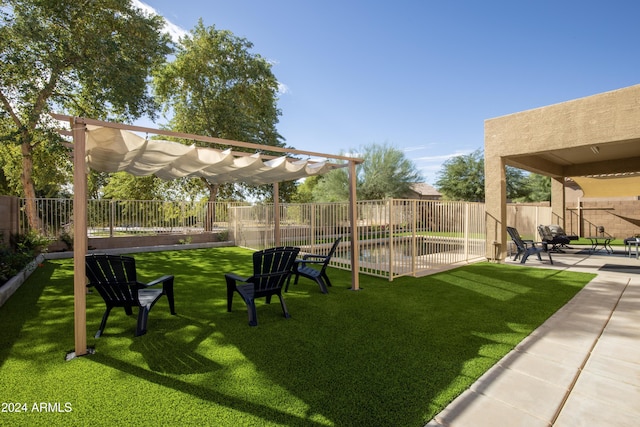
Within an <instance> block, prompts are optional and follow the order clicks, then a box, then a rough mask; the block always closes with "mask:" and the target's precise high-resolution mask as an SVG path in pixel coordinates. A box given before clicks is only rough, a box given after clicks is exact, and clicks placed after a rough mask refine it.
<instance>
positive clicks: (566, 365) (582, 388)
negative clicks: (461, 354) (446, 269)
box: [427, 251, 640, 427]
mask: <svg viewBox="0 0 640 427" xmlns="http://www.w3.org/2000/svg"><path fill="white" fill-rule="evenodd" d="M573 252H577V251H573ZM634 255H635V254H634ZM552 256H553V261H554V265H553V266H551V265H549V263H548V258H547V257H546V256H545V255H544V254H543V262H540V261H538V260H537V259H536V258H535V256H534V257H529V259H528V260H527V263H526V265H527V266H536V267H543V268H554V269H562V270H564V269H569V270H571V271H584V272H591V273H596V274H598V277H596V278H595V279H594V280H592V281H591V282H590V283H589V284H588V285H587V286H585V288H584V289H583V290H581V291H580V292H579V293H578V294H577V295H576V296H575V297H574V298H573V299H572V300H571V301H570V302H569V303H567V304H566V305H565V306H564V307H563V308H562V309H560V310H559V311H558V312H557V313H555V314H554V315H553V316H552V317H551V318H549V319H548V320H547V321H546V322H545V323H544V324H543V325H541V326H540V327H539V328H538V329H536V330H535V331H534V332H533V333H532V334H531V335H530V336H529V337H527V338H526V339H525V340H524V341H523V342H522V343H520V344H519V345H518V346H517V347H516V348H515V349H514V350H513V351H511V352H510V353H509V354H507V355H506V356H505V357H504V358H503V359H502V360H501V361H500V362H498V363H497V364H496V365H495V366H494V367H493V368H491V369H490V370H489V371H488V372H487V373H486V374H485V375H484V376H482V377H481V378H480V379H479V380H478V381H477V382H476V383H474V384H473V385H472V386H471V387H470V389H468V390H467V391H466V392H464V393H463V394H462V395H460V396H459V397H458V398H457V399H456V400H454V401H453V402H452V403H451V404H450V405H449V406H448V407H447V408H445V409H444V410H443V411H442V412H441V413H439V414H438V415H437V416H436V417H434V419H433V420H431V422H429V423H428V424H427V426H430V427H437V426H452V427H482V426H487V427H489V426H490V427H496V426H501V427H503V426H504V427H509V426H534V427H538V426H559V427H560V426H561V427H576V426H589V427H594V426H615V427H627V426H628V427H636V426H639V425H640V260H638V259H636V258H635V257H634V258H629V257H627V256H625V255H622V254H621V253H617V254H612V255H607V254H605V253H604V252H600V253H598V254H594V255H580V254H577V253H565V254H552ZM508 262H509V263H512V261H511V260H510V259H509V260H508ZM605 265H615V266H618V267H614V270H613V271H612V270H609V269H607V268H606V267H605V268H603V266H605ZM625 267H626V270H625ZM634 268H637V271H633V269H634Z"/></svg>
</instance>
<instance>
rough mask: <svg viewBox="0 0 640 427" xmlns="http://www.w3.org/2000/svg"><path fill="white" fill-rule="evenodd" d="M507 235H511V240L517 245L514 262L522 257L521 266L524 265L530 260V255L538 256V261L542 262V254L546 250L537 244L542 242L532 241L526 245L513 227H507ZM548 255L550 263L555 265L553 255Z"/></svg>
mask: <svg viewBox="0 0 640 427" xmlns="http://www.w3.org/2000/svg"><path fill="white" fill-rule="evenodd" d="M507 233H509V236H510V237H511V240H513V243H514V244H515V245H516V248H517V251H518V252H517V254H516V256H515V257H514V258H513V259H514V261H515V260H517V259H518V257H519V256H520V255H521V256H522V259H521V260H520V264H524V263H525V262H526V261H527V258H529V255H531V254H536V255H537V256H538V260H540V261H542V257H541V256H540V252H545V250H544V248H543V247H542V246H537V245H536V244H537V243H540V242H534V241H532V240H530V241H529V242H530V243H525V241H524V240H522V238H521V237H520V233H518V230H516V229H515V228H513V227H507ZM547 255H548V256H549V263H550V264H553V259H551V254H550V253H549V252H547Z"/></svg>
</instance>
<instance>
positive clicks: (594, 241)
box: [587, 236, 615, 254]
mask: <svg viewBox="0 0 640 427" xmlns="http://www.w3.org/2000/svg"><path fill="white" fill-rule="evenodd" d="M587 239H589V240H591V249H589V253H594V252H597V251H598V250H599V249H598V246H602V247H601V248H600V249H604V250H605V251H607V253H608V254H612V253H613V248H612V247H611V244H610V243H611V241H612V240H613V239H615V237H612V236H587Z"/></svg>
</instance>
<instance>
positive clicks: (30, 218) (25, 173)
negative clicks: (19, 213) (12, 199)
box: [20, 142, 42, 232]
mask: <svg viewBox="0 0 640 427" xmlns="http://www.w3.org/2000/svg"><path fill="white" fill-rule="evenodd" d="M21 147H22V174H21V175H20V181H21V182H22V191H23V192H24V197H25V213H26V215H27V223H28V224H29V229H31V230H34V231H37V232H41V231H42V230H41V228H42V227H41V221H40V217H39V216H38V209H37V207H36V190H35V186H34V184H33V157H32V154H31V153H32V150H31V144H29V143H28V142H23V143H22V146H21Z"/></svg>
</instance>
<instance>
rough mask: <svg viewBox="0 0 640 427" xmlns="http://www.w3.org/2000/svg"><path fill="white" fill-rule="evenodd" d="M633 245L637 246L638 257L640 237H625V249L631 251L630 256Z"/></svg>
mask: <svg viewBox="0 0 640 427" xmlns="http://www.w3.org/2000/svg"><path fill="white" fill-rule="evenodd" d="M631 245H635V246H636V259H638V246H640V238H635V239H624V249H625V252H627V250H628V251H629V258H631ZM627 247H628V249H627Z"/></svg>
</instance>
